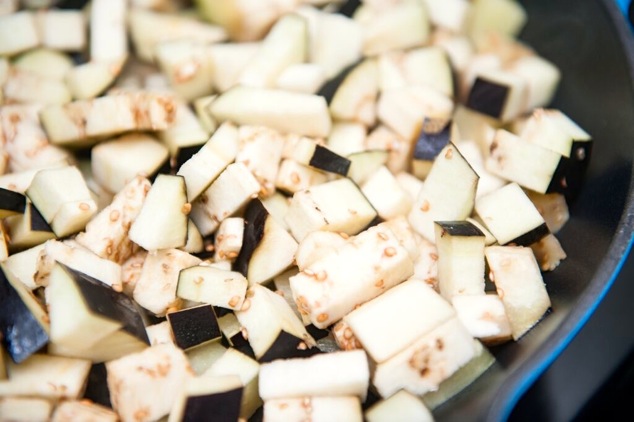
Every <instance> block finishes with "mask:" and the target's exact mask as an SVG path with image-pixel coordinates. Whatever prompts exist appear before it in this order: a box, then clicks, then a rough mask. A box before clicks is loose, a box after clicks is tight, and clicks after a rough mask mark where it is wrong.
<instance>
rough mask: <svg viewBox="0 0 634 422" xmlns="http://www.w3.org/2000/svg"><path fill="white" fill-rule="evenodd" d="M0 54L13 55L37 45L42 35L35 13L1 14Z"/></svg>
mask: <svg viewBox="0 0 634 422" xmlns="http://www.w3.org/2000/svg"><path fill="white" fill-rule="evenodd" d="M0 28H2V29H0V40H1V41H0V55H3V56H5V55H8V56H12V55H15V54H17V53H21V52H22V51H26V50H29V49H31V48H34V47H37V46H38V45H39V44H40V37H39V34H38V32H37V26H36V24H35V18H34V15H33V13H31V12H28V11H21V12H16V13H11V14H8V15H4V16H0Z"/></svg>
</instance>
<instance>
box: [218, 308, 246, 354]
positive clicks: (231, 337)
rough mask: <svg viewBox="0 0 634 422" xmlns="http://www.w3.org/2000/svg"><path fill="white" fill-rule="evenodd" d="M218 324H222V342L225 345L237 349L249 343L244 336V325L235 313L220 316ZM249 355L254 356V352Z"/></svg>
mask: <svg viewBox="0 0 634 422" xmlns="http://www.w3.org/2000/svg"><path fill="white" fill-rule="evenodd" d="M218 324H219V325H220V331H222V336H223V338H222V340H221V343H222V344H223V345H225V346H227V347H233V348H236V349H237V348H240V347H242V346H245V345H248V344H249V343H248V341H247V339H246V338H244V336H243V331H242V326H241V325H240V322H239V321H238V318H237V317H236V315H235V313H233V312H229V313H227V314H226V315H222V316H220V317H218ZM249 357H253V353H250V354H249Z"/></svg>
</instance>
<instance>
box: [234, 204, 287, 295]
mask: <svg viewBox="0 0 634 422" xmlns="http://www.w3.org/2000/svg"><path fill="white" fill-rule="evenodd" d="M244 219H245V227H244V235H243V240H242V248H240V254H239V255H238V257H237V258H236V262H235V264H234V268H235V269H236V270H237V271H239V272H241V273H242V274H243V275H245V276H246V278H247V280H249V284H255V283H264V282H266V281H268V280H270V279H272V278H273V277H275V276H276V275H278V274H280V273H282V272H283V271H284V270H286V269H287V268H288V267H290V266H291V265H292V264H293V260H294V259H295V253H296V252H297V242H296V241H295V239H294V238H293V236H291V235H290V234H289V233H288V232H287V231H286V229H285V228H284V227H283V226H282V225H281V224H280V223H279V222H278V221H277V220H276V219H275V218H273V217H272V216H271V215H270V214H269V213H268V211H267V210H266V208H265V207H264V205H263V204H262V202H261V201H260V200H259V199H254V200H252V201H251V202H250V203H249V205H248V206H247V209H246V211H245V213H244Z"/></svg>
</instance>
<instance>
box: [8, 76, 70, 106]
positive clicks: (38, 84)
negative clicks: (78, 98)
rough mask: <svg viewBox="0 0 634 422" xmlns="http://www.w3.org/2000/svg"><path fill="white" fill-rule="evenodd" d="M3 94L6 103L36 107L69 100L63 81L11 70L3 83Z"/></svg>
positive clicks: (59, 103) (68, 93)
mask: <svg viewBox="0 0 634 422" xmlns="http://www.w3.org/2000/svg"><path fill="white" fill-rule="evenodd" d="M3 94H4V97H5V98H6V100H7V101H9V102H15V103H28V104H38V105H43V106H47V105H61V104H65V103H67V102H69V101H70V100H71V94H70V92H69V91H68V88H67V87H66V84H65V83H64V81H60V80H55V79H50V78H46V77H43V76H40V75H38V74H36V73H33V72H29V71H23V70H21V69H18V68H14V69H11V71H10V72H9V75H8V78H7V80H6V82H5V83H4V87H3Z"/></svg>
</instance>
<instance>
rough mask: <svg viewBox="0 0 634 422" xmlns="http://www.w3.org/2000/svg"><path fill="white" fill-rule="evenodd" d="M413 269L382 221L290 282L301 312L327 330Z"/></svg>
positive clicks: (412, 265)
mask: <svg viewBox="0 0 634 422" xmlns="http://www.w3.org/2000/svg"><path fill="white" fill-rule="evenodd" d="M413 273H414V263H413V261H412V259H411V257H410V255H409V252H408V251H407V250H406V249H405V248H404V247H403V246H401V244H400V240H399V239H398V238H397V237H396V236H395V234H394V233H393V232H392V230H390V229H389V227H387V226H385V225H383V224H380V225H378V226H375V227H371V228H370V229H368V230H366V231H364V232H362V233H361V234H359V235H358V236H355V237H354V238H351V239H350V240H349V241H348V242H346V244H344V245H343V246H342V247H340V248H339V249H337V250H336V251H334V252H332V253H329V254H327V255H326V256H324V257H323V258H321V259H319V260H318V261H316V262H314V263H313V264H312V265H310V266H309V267H308V268H305V269H304V270H303V271H301V272H300V273H299V274H297V275H296V276H293V277H291V278H290V283H291V289H292V290H293V297H294V299H295V302H296V303H297V307H298V308H299V311H300V312H301V313H302V314H305V315H307V316H309V317H310V320H311V322H312V323H313V324H314V325H315V326H316V327H317V328H325V327H327V326H329V325H330V324H332V323H334V322H337V321H338V320H340V319H341V318H343V317H344V316H345V315H346V314H347V313H348V312H350V311H352V310H353V309H354V308H355V307H356V306H358V305H360V304H362V303H364V302H367V301H369V300H371V299H373V298H375V297H377V296H378V295H380V294H381V293H383V292H384V291H386V290H387V289H389V288H391V287H393V286H395V285H397V284H399V283H400V282H402V281H404V280H406V279H407V278H409V277H410V276H411V275H412V274H413Z"/></svg>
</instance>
